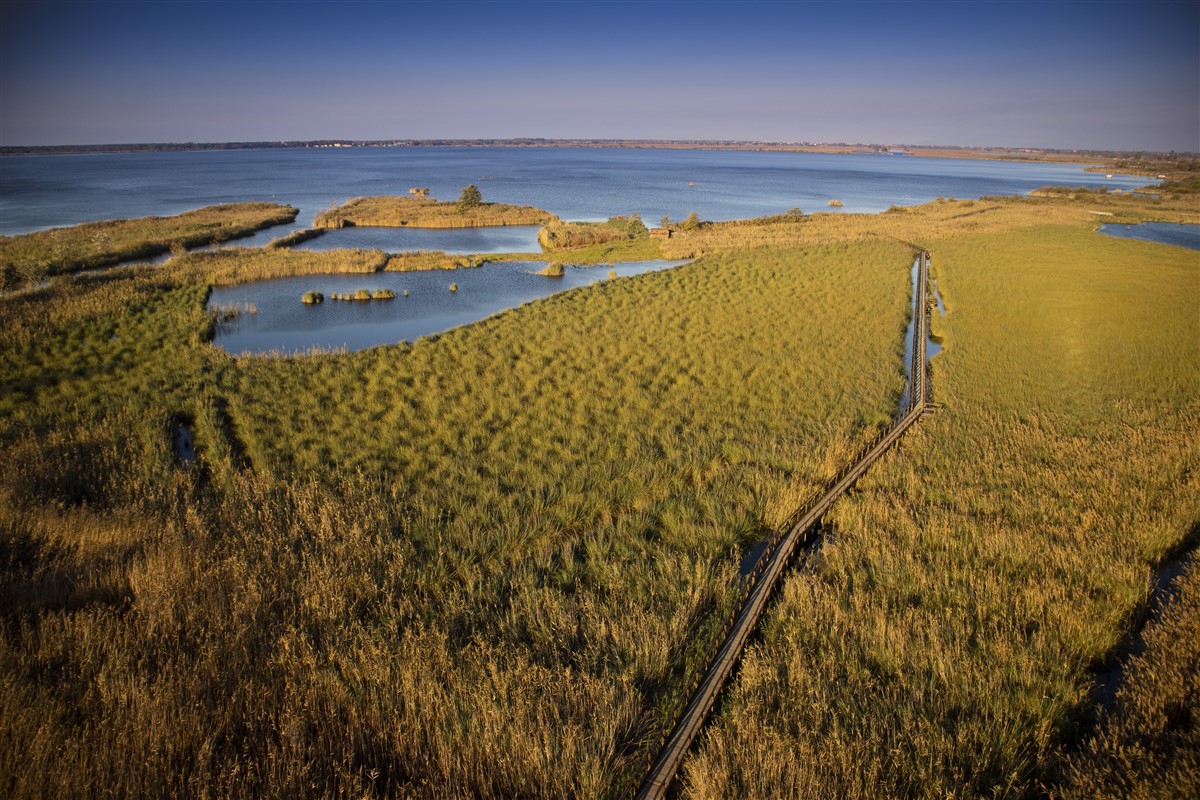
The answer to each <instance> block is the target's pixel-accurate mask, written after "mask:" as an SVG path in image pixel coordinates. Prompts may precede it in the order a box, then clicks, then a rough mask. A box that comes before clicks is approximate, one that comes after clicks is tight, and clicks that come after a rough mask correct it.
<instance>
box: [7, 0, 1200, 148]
mask: <svg viewBox="0 0 1200 800" xmlns="http://www.w3.org/2000/svg"><path fill="white" fill-rule="evenodd" d="M0 16H2V19H0V22H3V25H2V26H0V29H2V31H3V33H2V34H0V36H2V40H0V41H2V44H3V47H2V48H0V144H2V145H6V146H37V145H87V144H128V143H138V142H239V141H242V142H244V141H300V140H316V139H354V140H391V139H476V138H488V139H512V138H547V139H580V138H588V139H591V138H596V139H658V140H685V139H693V140H694V139H703V140H746V141H787V142H791V141H797V142H799V141H810V142H848V143H859V142H861V143H896V144H899V143H903V144H910V145H951V146H973V147H1031V148H1048V149H1065V150H1071V149H1079V150H1125V151H1136V150H1147V151H1167V150H1176V151H1187V152H1194V151H1197V150H1200V42H1198V40H1197V35H1196V31H1197V30H1198V29H1200V4H1197V3H1194V2H1160V3H1138V4H1133V3H1125V2H1095V3H1086V4H1085V3H1025V2H1006V3H969V4H966V3H964V4H952V3H906V4H896V3H866V2H864V3H841V4H837V5H833V4H826V3H738V4H733V3H727V2H693V3H680V2H643V3H633V2H628V3H625V2H616V3H603V4H599V3H539V2H522V3H492V2H468V3H461V2H460V3H441V4H430V3H423V2H421V3H411V4H406V5H392V4H379V3H367V2H348V3H338V4H322V3H304V2H300V3H250V4H247V3H238V4H234V3H161V4H145V3H99V2H39V3H29V2H6V3H5V4H3V6H0Z"/></svg>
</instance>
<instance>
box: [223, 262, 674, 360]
mask: <svg viewBox="0 0 1200 800" xmlns="http://www.w3.org/2000/svg"><path fill="white" fill-rule="evenodd" d="M686 263H688V262H687V261H632V262H626V263H617V264H601V265H596V266H588V267H578V266H569V265H568V266H566V267H565V268H564V274H563V276H562V277H548V276H545V275H537V274H535V273H537V272H538V271H539V270H542V269H543V268H544V267H545V266H546V264H545V262H542V261H498V262H490V263H487V264H484V265H483V266H481V267H477V268H475V269H457V270H425V271H420V272H376V273H371V274H367V275H306V276H303V277H296V278H280V279H276V280H268V281H259V282H256V283H248V284H244V285H241V286H231V287H221V288H216V289H213V291H212V294H211V296H210V297H209V301H208V308H209V310H216V309H218V308H225V309H240V311H238V312H237V313H235V314H234V315H233V316H232V318H231V319H230V320H229V321H228V322H223V323H221V324H220V325H219V326H218V328H217V332H216V335H215V337H214V340H213V343H214V344H215V345H217V346H218V347H221V348H223V349H224V350H226V351H228V352H230V353H233V354H243V353H249V354H254V355H267V354H280V355H292V354H297V353H303V352H306V351H310V350H313V349H324V350H347V351H353V350H363V349H365V348H368V347H375V346H378V345H384V344H395V343H397V342H401V341H413V340H415V339H418V338H420V337H422V336H429V335H432V334H436V333H441V332H443V331H446V330H449V329H450V328H455V327H458V326H459V325H466V324H469V323H472V322H477V321H478V320H481V319H483V318H485V317H489V316H491V315H493V314H498V313H500V312H502V311H506V310H508V309H510V308H515V307H517V306H520V305H523V304H525V303H528V302H531V301H533V300H538V299H540V298H543V297H549V296H550V295H553V294H557V293H558V292H563V291H566V290H568V289H574V288H577V287H580V286H587V285H589V284H592V283H596V282H598V281H602V280H609V276H610V274H611V273H614V272H615V273H616V276H615V277H616V278H618V279H619V278H627V277H630V276H633V275H640V274H642V273H646V272H658V271H660V270H664V269H671V268H673V267H678V266H681V265H683V264H686ZM452 284H453V285H454V286H455V287H456V291H451V288H450V287H451V285H452ZM359 289H367V290H369V291H375V290H379V289H390V290H391V291H393V292H395V293H396V297H395V299H391V300H369V301H354V300H349V301H347V300H333V299H332V295H334V294H353V293H354V292H355V291H357V290H359ZM306 292H320V293H321V294H323V295H324V297H325V300H324V302H321V303H317V304H313V305H305V304H303V303H301V302H300V298H301V297H302V296H303V295H304V294H305V293H306ZM405 292H407V293H408V294H407V296H406V295H405ZM250 309H252V310H250Z"/></svg>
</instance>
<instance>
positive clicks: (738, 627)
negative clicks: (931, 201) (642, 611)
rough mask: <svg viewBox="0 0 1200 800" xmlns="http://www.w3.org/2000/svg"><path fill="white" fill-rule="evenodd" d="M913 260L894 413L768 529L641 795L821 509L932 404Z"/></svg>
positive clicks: (663, 767) (654, 788) (682, 742)
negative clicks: (905, 349)
mask: <svg viewBox="0 0 1200 800" xmlns="http://www.w3.org/2000/svg"><path fill="white" fill-rule="evenodd" d="M916 261H917V281H916V284H915V286H914V290H913V320H914V325H913V338H912V361H911V363H912V370H911V375H910V376H909V385H908V390H907V391H906V392H905V396H904V398H903V399H902V401H901V404H900V415H899V416H898V417H897V418H896V420H895V421H894V422H893V423H892V425H891V427H889V428H888V429H887V430H885V431H884V432H883V433H881V434H880V436H879V437H878V438H877V439H876V440H875V441H874V442H873V443H872V444H870V445H869V446H867V447H866V448H865V449H864V450H863V451H862V452H861V454H860V455H859V457H858V458H857V459H855V460H854V461H853V462H852V463H851V464H850V465H849V466H847V467H845V468H844V469H843V470H842V471H841V472H839V473H838V475H837V477H835V478H834V479H833V481H832V482H831V483H830V485H829V486H828V487H827V488H825V489H824V490H822V491H821V492H818V494H817V495H816V496H815V497H813V498H812V499H811V500H810V501H809V502H807V503H805V504H803V505H802V506H801V507H800V508H798V509H797V510H796V511H795V512H793V514H792V515H791V516H790V517H789V518H788V520H787V521H786V522H785V523H784V524H783V525H781V526H780V528H779V530H778V531H777V532H776V534H775V536H773V537H772V539H771V541H770V543H769V544H768V545H767V548H766V550H765V551H764V552H763V554H762V555H761V556H760V557H759V560H758V564H757V565H756V566H755V568H754V571H753V572H752V573H751V574H750V575H749V576H748V577H747V579H746V582H745V585H744V588H743V590H742V595H741V597H740V598H739V603H740V605H739V607H738V609H737V610H736V612H735V613H734V614H733V615H731V616H730V618H729V620H728V621H727V622H726V623H725V626H724V628H723V629H722V631H721V633H720V635H719V636H718V637H717V642H719V644H720V646H719V647H717V648H716V652H715V654H712V655H711V656H710V658H709V659H707V662H706V663H707V664H708V671H707V672H705V673H703V675H699V674H698V675H697V676H696V678H695V679H694V680H693V682H692V685H691V687H689V694H690V697H691V699H690V701H689V702H688V704H687V707H686V709H685V710H684V711H683V714H682V716H681V717H680V718H679V721H678V722H677V723H676V725H675V728H674V729H673V730H672V731H671V733H670V735H669V736H664V739H663V740H662V742H661V749H660V751H659V754H658V758H657V759H656V760H655V762H654V765H653V766H652V767H651V768H650V771H649V773H648V774H647V775H646V777H645V779H644V780H643V781H642V783H641V787H640V788H639V789H638V791H637V797H638V798H639V799H642V800H654V799H655V798H660V797H663V796H664V795H665V794H666V791H667V788H668V787H669V786H670V785H671V781H672V780H673V779H674V777H675V773H676V772H677V771H678V770H679V766H680V764H682V763H683V759H684V756H686V755H687V752H688V750H689V749H690V748H691V746H692V742H693V741H694V740H695V738H696V736H697V734H699V732H700V729H701V727H703V725H704V722H705V720H707V718H708V715H709V714H710V713H711V712H712V709H713V706H714V705H715V703H716V700H717V696H718V695H719V694H720V692H721V689H722V688H723V687H724V686H725V683H726V681H728V680H729V677H730V675H732V674H733V670H734V668H735V667H736V666H737V663H738V660H739V659H740V658H741V655H742V651H743V650H744V649H745V647H746V644H747V642H749V640H750V636H751V634H752V633H753V632H754V629H755V628H756V627H757V626H758V621H759V619H760V618H761V617H762V615H763V612H764V611H765V610H766V607H767V603H768V602H769V601H770V599H771V595H772V594H773V592H774V590H775V588H776V585H777V584H778V583H779V579H780V577H781V576H782V574H783V571H784V569H785V568H786V567H787V565H788V563H789V562H790V561H791V559H792V556H793V555H795V554H796V553H797V552H798V551H802V550H804V549H805V548H807V547H809V546H811V545H812V544H813V543H814V542H815V541H816V540H817V538H818V537H819V535H820V523H821V517H822V516H823V515H824V514H825V512H826V511H828V510H829V508H830V507H831V506H832V505H833V504H834V503H835V502H837V500H838V499H839V498H840V497H841V496H842V495H843V494H845V493H846V492H847V491H849V489H850V488H851V487H852V486H853V485H854V483H855V482H856V481H857V480H858V479H859V478H860V477H862V476H863V474H865V473H866V471H867V470H868V469H869V468H870V466H871V465H872V464H873V463H875V461H876V460H878V459H879V458H880V456H882V455H883V454H884V453H886V452H887V451H888V449H889V448H890V447H891V446H892V445H893V444H895V443H896V442H897V441H899V439H900V437H902V436H903V435H904V434H905V432H907V431H908V429H909V428H911V427H912V426H913V425H914V424H916V422H917V421H918V420H919V419H921V418H922V417H924V416H925V415H926V414H928V413H930V412H931V411H932V404H931V402H930V393H929V376H928V361H927V359H926V357H925V342H926V340H927V339H928V337H929V317H928V315H929V304H928V297H929V294H928V292H929V252H928V251H924V250H923V251H921V252H920V253H918V255H917V257H916Z"/></svg>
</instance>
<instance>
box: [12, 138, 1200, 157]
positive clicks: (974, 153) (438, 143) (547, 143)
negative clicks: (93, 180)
mask: <svg viewBox="0 0 1200 800" xmlns="http://www.w3.org/2000/svg"><path fill="white" fill-rule="evenodd" d="M297 147H300V148H348V147H351V148H352V147H578V148H632V149H639V148H640V149H661V150H747V151H765V152H786V153H843V154H880V155H909V156H921V157H926V158H982V159H999V160H1010V161H1013V160H1015V161H1021V160H1029V161H1080V162H1089V163H1094V162H1095V161H1097V160H1098V159H1099V160H1111V159H1128V158H1131V157H1132V158H1138V157H1140V158H1155V159H1162V158H1166V159H1175V158H1179V159H1194V158H1197V157H1198V156H1200V154H1197V153H1177V152H1170V153H1150V152H1132V151H1117V150H1062V149H1050V148H1031V147H969V146H957V145H936V146H934V145H910V144H890V145H885V144H851V143H846V142H832V143H830V142H756V141H750V140H730V139H720V140H716V139H541V138H515V139H374V140H367V139H312V140H290V141H273V142H151V143H134V144H68V145H6V146H0V155H6V156H15V155H54V154H63V155H66V154H80V153H166V152H180V151H189V150H265V149H272V148H297Z"/></svg>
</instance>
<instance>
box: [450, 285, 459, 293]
mask: <svg viewBox="0 0 1200 800" xmlns="http://www.w3.org/2000/svg"><path fill="white" fill-rule="evenodd" d="M450 291H451V292H452V293H457V292H458V284H457V283H452V284H450Z"/></svg>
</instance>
